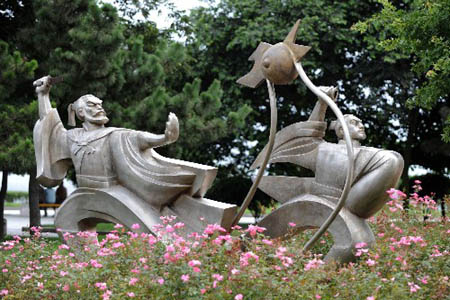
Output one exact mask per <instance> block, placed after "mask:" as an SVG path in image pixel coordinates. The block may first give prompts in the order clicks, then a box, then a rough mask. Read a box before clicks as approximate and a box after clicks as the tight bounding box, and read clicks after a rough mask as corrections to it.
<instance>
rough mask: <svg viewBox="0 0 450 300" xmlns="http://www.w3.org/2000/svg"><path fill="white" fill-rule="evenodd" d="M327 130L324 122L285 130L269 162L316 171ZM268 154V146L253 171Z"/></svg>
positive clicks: (277, 135) (279, 137) (303, 123)
mask: <svg viewBox="0 0 450 300" xmlns="http://www.w3.org/2000/svg"><path fill="white" fill-rule="evenodd" d="M326 128H327V123H326V122H322V121H306V122H298V123H294V124H292V125H289V126H287V127H285V128H283V129H282V130H280V131H279V132H277V134H276V136H275V143H274V147H273V150H272V153H271V155H270V160H269V162H270V163H278V162H289V163H293V164H297V165H300V166H302V167H304V168H307V169H310V170H312V171H314V170H315V162H316V157H317V147H318V145H319V144H321V143H322V142H323V137H324V136H325V130H326ZM266 152H267V145H266V146H265V147H264V149H263V150H262V151H261V153H260V154H259V155H258V157H257V158H256V160H255V162H254V163H253V164H252V166H251V169H255V168H257V167H259V166H260V165H261V164H262V161H263V160H264V157H265V156H266Z"/></svg>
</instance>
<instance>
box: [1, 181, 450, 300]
mask: <svg viewBox="0 0 450 300" xmlns="http://www.w3.org/2000/svg"><path fill="white" fill-rule="evenodd" d="M389 193H390V196H391V201H390V202H389V203H388V205H387V206H386V207H385V209H384V210H383V211H381V212H380V213H379V214H378V215H376V217H374V218H371V220H370V223H371V226H372V228H373V230H374V232H375V235H376V236H377V244H376V245H375V246H374V247H373V248H372V249H367V247H366V245H364V244H360V245H357V246H356V250H355V251H356V255H357V256H358V257H359V260H358V261H357V262H355V263H350V264H346V265H336V264H334V263H329V264H324V262H323V261H322V260H321V257H322V256H321V255H320V254H314V252H317V251H319V252H320V251H327V249H329V247H330V241H329V240H328V239H327V237H325V239H323V240H322V241H321V242H320V243H318V245H317V246H316V247H315V248H314V249H313V252H308V253H305V254H302V253H301V252H300V249H301V248H302V246H303V245H304V243H305V242H306V240H307V239H308V234H300V235H296V236H295V237H291V238H290V239H287V240H284V241H280V240H268V239H266V238H265V237H264V235H263V233H264V228H261V227H258V226H253V225H250V226H249V227H248V228H247V229H245V230H244V229H240V228H239V227H236V228H234V230H233V231H232V232H231V233H230V234H226V232H225V230H224V229H223V228H221V227H220V226H218V225H208V226H207V227H206V229H205V231H204V232H203V233H200V234H192V235H190V236H189V237H182V236H181V235H179V234H178V233H177V232H179V231H180V230H181V229H182V228H183V227H184V224H183V223H181V222H178V221H177V220H176V219H175V218H172V217H166V218H163V220H162V221H163V223H164V225H161V226H159V227H157V228H155V230H156V232H157V235H156V236H153V235H148V234H138V233H135V232H134V231H133V230H138V226H137V225H136V226H134V228H132V229H131V230H126V229H125V228H123V227H122V226H121V225H120V224H117V225H116V226H115V230H114V231H112V232H111V233H109V234H108V235H106V237H105V238H104V239H103V240H102V241H101V242H100V243H99V244H98V245H95V244H92V245H88V246H86V247H84V249H83V254H82V255H75V254H74V253H73V252H74V251H73V250H72V249H71V248H70V247H68V246H67V245H65V244H61V243H59V242H57V241H49V240H46V239H43V238H41V237H40V232H39V229H35V234H34V236H33V237H32V238H20V237H14V239H13V240H10V241H6V242H4V243H2V246H1V249H0V251H1V256H0V271H1V273H0V295H1V296H2V297H4V299H128V298H137V299H237V300H239V299H334V298H338V299H366V300H372V299H406V298H410V299H444V298H445V297H448V295H449V294H450V283H449V276H450V262H449V251H450V242H449V240H450V239H449V237H450V229H449V226H448V221H447V220H441V219H440V218H439V216H434V214H433V213H431V215H430V216H428V218H427V219H426V221H424V219H423V214H424V212H425V213H427V214H428V213H429V211H430V212H433V210H434V209H435V204H434V201H432V200H431V198H422V197H419V196H418V195H417V194H416V195H414V194H413V195H412V196H411V200H412V201H410V209H409V210H408V211H407V212H405V211H404V210H403V205H401V204H402V203H403V198H404V197H405V195H404V194H402V193H401V192H400V191H397V190H390V191H389ZM436 215H437V214H436ZM290 225H291V226H292V227H293V228H294V227H295V224H290ZM244 233H245V234H246V235H245V237H243V234H244ZM91 235H92V233H88V232H84V233H79V234H78V237H77V238H83V237H85V238H88V239H89V238H90V236H91ZM65 238H66V239H72V238H74V236H71V235H68V234H66V235H65ZM328 238H329V237H328Z"/></svg>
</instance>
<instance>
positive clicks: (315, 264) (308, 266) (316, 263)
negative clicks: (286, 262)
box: [304, 258, 325, 271]
mask: <svg viewBox="0 0 450 300" xmlns="http://www.w3.org/2000/svg"><path fill="white" fill-rule="evenodd" d="M323 264H325V263H324V262H323V261H322V260H321V259H317V258H314V259H312V260H310V261H309V262H308V263H307V264H306V265H305V268H304V270H305V271H308V270H311V269H317V268H318V267H319V266H320V265H323Z"/></svg>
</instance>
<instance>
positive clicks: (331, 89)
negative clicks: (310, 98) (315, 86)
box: [319, 86, 338, 102]
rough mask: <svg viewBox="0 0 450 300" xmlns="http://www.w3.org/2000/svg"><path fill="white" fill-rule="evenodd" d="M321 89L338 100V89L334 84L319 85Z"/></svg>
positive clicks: (334, 99)
mask: <svg viewBox="0 0 450 300" xmlns="http://www.w3.org/2000/svg"><path fill="white" fill-rule="evenodd" d="M319 89H320V90H321V91H322V92H324V93H325V94H327V96H328V97H330V98H331V99H332V100H333V101H334V102H336V100H337V98H338V89H337V87H334V86H319Z"/></svg>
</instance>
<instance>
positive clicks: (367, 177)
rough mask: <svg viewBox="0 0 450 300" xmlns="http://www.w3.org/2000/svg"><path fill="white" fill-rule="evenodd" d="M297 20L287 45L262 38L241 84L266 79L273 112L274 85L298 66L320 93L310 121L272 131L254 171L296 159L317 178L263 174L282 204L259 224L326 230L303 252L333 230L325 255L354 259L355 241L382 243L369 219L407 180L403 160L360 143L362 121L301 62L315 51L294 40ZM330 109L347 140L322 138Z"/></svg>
mask: <svg viewBox="0 0 450 300" xmlns="http://www.w3.org/2000/svg"><path fill="white" fill-rule="evenodd" d="M298 25H299V21H297V23H296V24H295V25H294V27H293V28H292V30H291V32H290V33H289V34H288V36H287V37H286V39H285V41H284V42H283V43H279V44H276V45H274V46H271V45H269V44H267V43H260V45H259V46H258V48H257V49H256V50H255V52H254V53H253V54H252V55H251V56H250V58H249V60H253V61H255V64H254V66H253V68H252V70H251V71H250V73H248V74H247V75H245V76H243V77H241V78H240V79H239V80H238V81H237V82H238V83H240V84H243V85H246V86H248V87H252V88H254V87H256V86H258V85H259V83H260V82H261V81H262V80H263V79H264V78H266V81H267V86H268V89H269V97H270V101H271V109H272V110H274V109H273V107H275V108H276V106H275V105H272V102H273V103H275V101H276V99H275V91H274V86H273V83H277V84H287V83H289V82H291V81H292V80H293V79H295V77H296V74H293V73H292V70H296V71H297V74H299V75H300V77H301V79H302V80H303V82H305V84H306V85H307V86H308V88H309V89H310V90H311V91H313V92H314V93H315V94H316V95H317V96H318V98H319V100H318V101H317V103H316V106H315V107H314V110H313V112H312V114H311V116H310V118H309V120H308V121H306V122H299V123H295V124H292V125H290V126H288V127H286V128H284V129H282V130H281V131H279V132H278V133H277V134H276V135H273V134H271V136H270V138H269V143H268V145H266V147H265V148H264V149H263V151H262V152H261V153H260V154H259V156H258V157H257V159H256V160H255V162H254V163H253V165H252V168H257V167H260V171H261V170H262V169H265V167H266V164H267V163H268V162H270V163H277V162H290V163H294V164H297V165H300V166H302V167H305V168H308V169H310V170H313V171H314V172H315V177H314V178H297V177H288V176H265V177H263V178H259V177H256V179H255V182H256V181H258V187H259V188H260V189H261V190H262V191H264V192H265V193H267V194H268V195H269V196H271V197H273V198H274V199H275V200H277V201H279V202H281V203H282V205H281V207H279V208H278V209H277V210H275V211H274V212H272V213H270V214H269V215H267V216H266V217H265V218H263V219H262V220H261V222H260V223H259V225H260V226H263V227H266V228H267V231H266V232H265V233H266V234H267V235H269V236H271V237H281V236H284V235H285V234H287V233H288V231H289V230H290V227H289V226H288V223H290V222H293V223H296V228H295V229H296V230H297V231H299V230H304V229H308V228H317V227H320V228H319V230H318V231H317V232H316V234H315V235H314V236H313V238H312V239H311V240H310V241H308V243H307V244H306V246H305V247H304V249H303V250H308V249H310V247H311V246H312V245H313V244H314V243H315V242H316V241H317V240H318V238H319V237H320V236H321V235H322V234H323V233H324V232H325V231H326V230H328V231H330V233H331V234H332V236H333V238H334V241H335V243H334V245H333V247H332V248H331V250H330V251H329V253H328V254H327V256H326V259H327V260H330V259H334V260H338V261H341V262H345V261H350V260H352V259H353V258H354V256H353V247H354V245H355V244H357V243H360V242H364V243H367V244H368V245H370V244H372V243H373V242H374V241H375V239H374V236H373V234H372V232H371V230H370V228H369V226H368V225H367V223H366V222H365V219H366V218H368V217H370V216H372V215H373V214H375V213H376V212H377V211H378V210H379V209H380V208H381V207H382V206H383V205H384V203H385V200H386V199H387V194H386V190H388V189H389V188H391V187H393V186H395V185H396V183H397V181H398V179H399V178H400V175H401V173H402V170H403V159H402V157H401V156H400V155H399V154H398V153H396V152H393V151H386V150H381V149H376V148H370V147H361V146H360V141H361V140H364V139H365V138H366V136H365V132H364V126H363V125H362V122H361V120H359V119H358V118H356V117H355V116H353V115H345V116H344V115H343V114H342V113H341V111H340V110H339V108H338V107H337V106H336V104H335V103H334V101H336V99H337V89H336V88H331V87H321V88H317V87H316V86H315V85H314V84H313V83H312V82H311V81H310V80H309V78H308V77H307V75H306V73H305V72H304V71H303V68H302V66H301V63H300V59H301V58H302V57H303V55H304V54H305V53H306V52H307V51H308V50H309V49H310V48H309V47H306V46H301V45H296V44H294V41H295V33H296V31H297V28H298ZM328 107H330V108H331V109H332V110H333V112H334V113H335V115H336V116H337V118H338V120H337V121H334V122H332V125H331V126H330V127H332V128H333V129H335V131H336V133H337V135H338V137H339V139H340V141H339V143H338V144H333V143H328V142H325V141H324V140H323V137H324V135H325V130H326V128H327V123H326V122H324V118H325V112H326V110H327V108H328ZM275 126H276V122H275V123H274V122H271V133H272V131H273V129H274V128H273V127H275ZM260 173H261V172H259V173H258V175H260Z"/></svg>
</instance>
